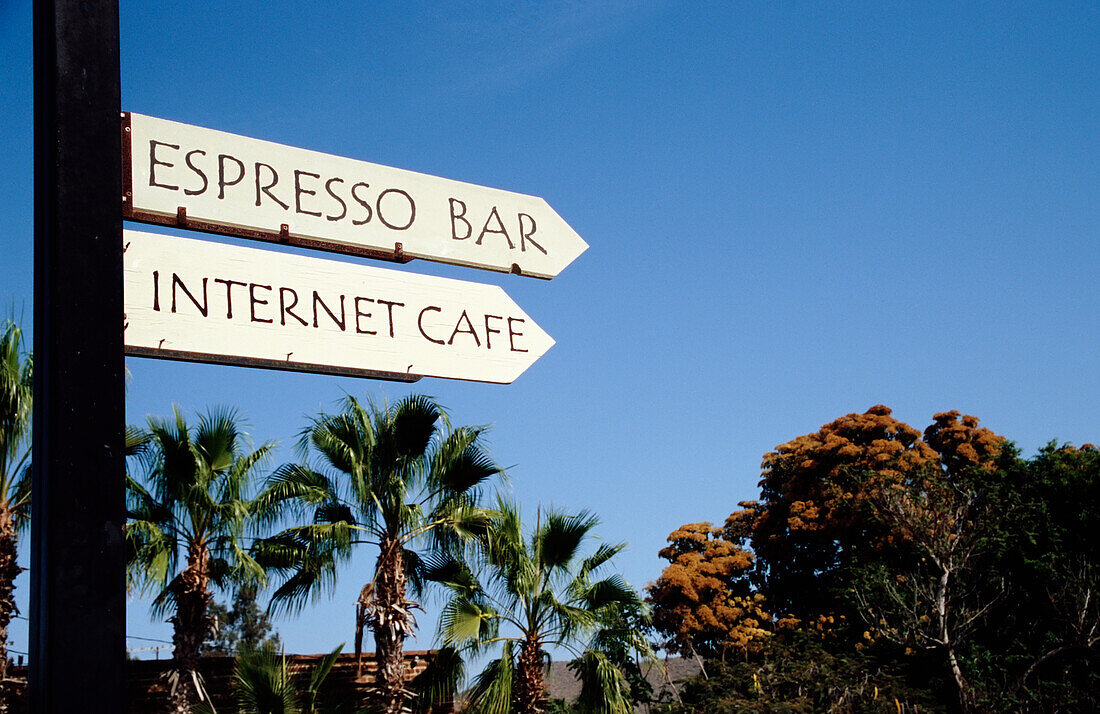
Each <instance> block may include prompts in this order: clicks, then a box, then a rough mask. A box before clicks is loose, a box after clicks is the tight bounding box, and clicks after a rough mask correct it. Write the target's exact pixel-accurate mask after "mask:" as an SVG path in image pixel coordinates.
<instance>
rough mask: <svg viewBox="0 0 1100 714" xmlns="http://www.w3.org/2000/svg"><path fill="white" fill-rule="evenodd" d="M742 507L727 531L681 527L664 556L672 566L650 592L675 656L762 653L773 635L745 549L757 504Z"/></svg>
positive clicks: (708, 526) (656, 621) (693, 525)
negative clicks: (755, 587) (764, 645)
mask: <svg viewBox="0 0 1100 714" xmlns="http://www.w3.org/2000/svg"><path fill="white" fill-rule="evenodd" d="M740 505H741V506H742V510H741V511H738V512H735V513H734V514H732V515H731V516H730V517H729V519H727V520H726V524H725V526H724V527H722V528H715V527H712V526H711V524H710V523H689V524H687V525H683V526H680V527H679V528H678V529H676V530H675V531H673V532H672V534H670V535H669V537H668V542H669V545H668V546H667V547H666V548H664V549H662V550H661V552H660V555H661V557H662V558H664V559H665V560H667V561H669V565H668V567H666V568H665V569H664V572H662V573H661V577H660V578H658V579H657V581H656V582H655V583H653V584H651V585H650V586H649V588H648V590H647V592H648V594H649V601H650V602H651V603H653V605H654V618H653V624H654V627H655V628H656V629H657V631H658V632H659V633H661V634H662V635H663V636H664V637H665V638H666V639H665V648H666V649H668V650H670V651H672V652H677V653H680V654H684V655H700V656H703V657H723V658H724V656H725V654H726V652H728V651H730V650H737V651H740V652H750V651H754V650H756V649H758V648H759V647H760V646H762V645H763V643H764V642H765V640H766V639H767V637H768V635H769V631H768V629H767V624H768V621H769V620H770V619H771V618H770V615H769V614H768V612H767V610H766V609H765V607H764V597H763V595H761V594H760V593H757V592H754V591H753V589H752V587H751V584H750V582H749V575H750V573H751V572H752V568H753V560H754V556H753V554H752V553H751V552H749V551H748V550H747V549H746V548H745V547H744V542H745V539H746V537H747V536H748V529H749V528H750V527H751V524H752V520H753V515H754V514H755V504H753V503H750V502H743V503H741V504H740Z"/></svg>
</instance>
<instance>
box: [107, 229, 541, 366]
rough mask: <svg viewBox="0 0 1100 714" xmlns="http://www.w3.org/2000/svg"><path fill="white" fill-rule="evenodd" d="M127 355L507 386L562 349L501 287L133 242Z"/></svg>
mask: <svg viewBox="0 0 1100 714" xmlns="http://www.w3.org/2000/svg"><path fill="white" fill-rule="evenodd" d="M123 242H124V245H125V251H124V263H125V267H124V284H125V289H124V293H125V305H126V323H125V325H126V327H125V335H126V351H127V354H131V355H137V356H143V357H159V358H163V359H182V360H190V361H196V362H214V363H219V364H237V365H246V366H253V367H268V368H273V369H283V370H295V371H306V372H318V373H328V374H339V375H347V376H364V377H376V378H384V379H399V380H404V381H415V380H416V379H417V378H419V377H420V376H429V377H444V378H449V379H467V380H473V381H480V382H496V383H504V384H506V383H509V382H511V381H513V380H514V379H515V378H516V377H518V376H519V375H520V373H522V372H523V371H524V370H525V369H527V367H529V366H530V365H531V364H532V363H534V362H535V360H537V359H538V358H539V357H540V356H542V355H543V353H545V352H546V351H547V350H548V349H550V347H551V345H553V344H554V340H552V339H551V338H550V336H549V335H547V334H546V333H545V332H544V331H543V330H542V329H541V328H540V327H539V326H538V325H537V324H535V322H534V321H533V320H531V318H529V317H528V316H527V315H526V313H524V312H523V310H521V309H520V308H519V307H518V306H517V305H516V304H515V302H513V301H512V299H511V298H509V297H508V295H507V294H506V293H505V292H504V290H502V289H501V288H500V287H498V286H495V285H482V284H479V283H470V282H466V281H462V280H453V279H449V278H441V277H436V276H430V275H417V274H414V273H407V272H402V271H398V270H391V269H388V268H378V267H374V266H367V265H357V264H354V263H348V262H345V261H337V260H327V259H323V258H314V257H307V256H301V255H291V254H287V253H283V252H278V251H271V250H258V249H256V248H246V247H242V246H233V245H225V244H221V243H213V242H211V241H205V240H194V239H191V238H180V237H176V236H161V235H153V234H150V233H142V232H138V231H126V232H125V233H124V238H123Z"/></svg>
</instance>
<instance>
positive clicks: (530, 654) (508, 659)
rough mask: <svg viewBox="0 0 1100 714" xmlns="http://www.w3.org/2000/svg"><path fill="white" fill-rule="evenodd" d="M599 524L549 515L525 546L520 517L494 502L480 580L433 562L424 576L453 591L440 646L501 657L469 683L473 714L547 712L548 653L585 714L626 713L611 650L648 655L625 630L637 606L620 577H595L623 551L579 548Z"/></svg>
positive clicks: (458, 567) (457, 565) (628, 707)
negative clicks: (573, 678)
mask: <svg viewBox="0 0 1100 714" xmlns="http://www.w3.org/2000/svg"><path fill="white" fill-rule="evenodd" d="M597 524H598V519H597V518H596V517H595V516H593V515H592V514H590V513H587V512H581V513H579V514H576V515H566V514H564V513H560V512H556V511H555V512H550V513H548V514H546V515H545V520H543V516H542V515H541V514H540V517H539V522H538V524H537V525H536V527H535V529H534V531H533V532H532V533H531V535H530V537H529V538H526V539H525V538H524V536H523V531H522V524H521V521H520V515H519V510H518V508H517V507H516V506H515V505H514V504H510V503H504V502H501V503H500V505H499V508H498V516H497V518H496V519H495V520H494V523H493V524H492V528H491V530H490V531H489V532H488V536H487V537H486V538H485V539H484V541H483V546H484V547H483V558H484V560H483V562H482V563H481V567H480V570H481V571H482V575H481V577H480V578H479V576H478V575H477V574H475V573H474V572H473V571H471V569H470V568H468V567H467V566H466V565H465V564H463V563H461V562H459V561H457V560H450V561H447V560H443V559H440V560H439V561H437V562H436V563H435V567H433V569H432V570H431V573H430V577H432V578H433V579H436V580H438V581H440V582H443V583H444V584H446V585H447V586H448V588H449V589H450V591H451V592H452V593H453V597H452V598H451V600H450V601H449V602H448V603H447V605H446V606H445V608H444V610H443V614H442V616H441V618H440V636H441V639H442V640H443V643H444V645H445V646H447V647H449V648H455V649H457V650H460V651H468V652H472V653H475V654H480V653H482V652H484V651H486V650H488V649H489V648H492V647H494V646H495V645H496V644H498V643H499V644H501V645H502V654H501V657H500V658H499V659H497V660H494V661H492V662H490V664H489V665H488V666H487V667H486V668H485V670H484V671H483V672H482V673H481V674H480V675H478V676H477V677H476V678H475V682H474V687H473V689H472V692H471V707H472V710H473V711H476V712H482V713H485V714H508V713H511V714H538V713H539V712H541V711H543V710H544V708H545V704H546V694H545V686H544V662H545V661H547V660H548V659H549V654H548V652H547V648H549V647H560V648H563V649H565V650H566V651H569V652H571V653H572V654H573V655H574V656H575V659H574V661H573V663H572V664H571V668H572V669H574V671H576V672H577V673H578V674H579V675H580V678H581V680H582V691H581V702H580V704H581V706H582V708H583V709H584V710H585V711H593V712H606V713H607V714H620V713H621V714H625V713H627V712H630V711H633V706H632V704H631V703H630V697H629V688H628V686H627V683H626V681H625V677H624V676H623V674H622V673H621V671H620V670H619V669H618V668H617V667H616V666H615V665H614V663H613V662H612V660H611V659H609V657H608V656H607V654H606V653H607V651H608V650H609V649H613V648H610V647H608V645H610V644H612V643H617V644H623V643H626V644H628V645H629V646H630V647H631V648H633V649H635V650H637V651H639V652H642V653H644V654H646V655H648V654H650V646H649V644H648V643H647V642H646V641H645V639H644V637H642V636H641V635H640V633H638V632H637V631H636V630H633V629H632V628H629V627H628V626H625V624H624V623H627V622H630V620H631V619H632V618H631V615H638V614H642V615H643V616H644V613H645V607H644V605H643V603H642V600H641V598H640V597H639V596H638V593H637V592H636V591H635V590H634V589H633V588H632V587H630V586H629V585H628V584H627V583H626V582H625V581H624V580H623V579H622V577H621V576H619V575H610V576H608V577H604V578H602V579H596V575H597V573H598V572H599V571H600V570H602V569H603V568H604V566H606V565H607V564H608V562H609V561H610V560H611V559H612V558H613V557H614V556H615V555H616V554H617V553H619V551H621V550H622V549H623V548H624V547H625V546H624V545H623V544H619V545H610V544H607V543H603V544H600V545H599V546H598V547H597V548H596V551H595V552H594V553H593V554H592V555H589V556H587V557H583V556H582V548H583V546H584V543H585V541H586V540H587V539H588V537H589V536H590V534H591V531H592V530H593V528H595V526H596V525H597Z"/></svg>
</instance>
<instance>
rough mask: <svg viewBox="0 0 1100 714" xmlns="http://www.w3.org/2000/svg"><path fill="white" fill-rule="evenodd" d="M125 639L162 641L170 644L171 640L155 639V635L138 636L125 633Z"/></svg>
mask: <svg viewBox="0 0 1100 714" xmlns="http://www.w3.org/2000/svg"><path fill="white" fill-rule="evenodd" d="M127 639H143V640H145V641H147V642H164V644H165V645H172V640H167V639H157V638H155V637H139V636H138V635H127Z"/></svg>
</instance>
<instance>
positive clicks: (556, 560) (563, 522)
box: [533, 511, 599, 570]
mask: <svg viewBox="0 0 1100 714" xmlns="http://www.w3.org/2000/svg"><path fill="white" fill-rule="evenodd" d="M598 524H599V519H598V518H597V517H596V515H595V514H593V513H590V512H589V511H581V512H580V513H577V514H575V515H567V514H564V513H558V512H555V511H551V512H550V513H547V514H546V522H545V523H544V524H543V525H542V527H541V528H540V529H539V530H537V531H536V532H535V537H534V543H533V545H534V547H533V550H534V555H535V558H536V559H537V560H538V562H539V563H541V564H542V567H543V568H544V569H546V570H554V569H564V568H567V567H569V564H570V563H571V562H572V561H573V559H574V558H575V557H576V556H577V551H578V550H579V549H580V546H581V543H582V542H583V541H584V539H585V537H586V536H587V535H588V533H589V532H590V531H591V530H592V529H593V528H595V527H596V525H598Z"/></svg>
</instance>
